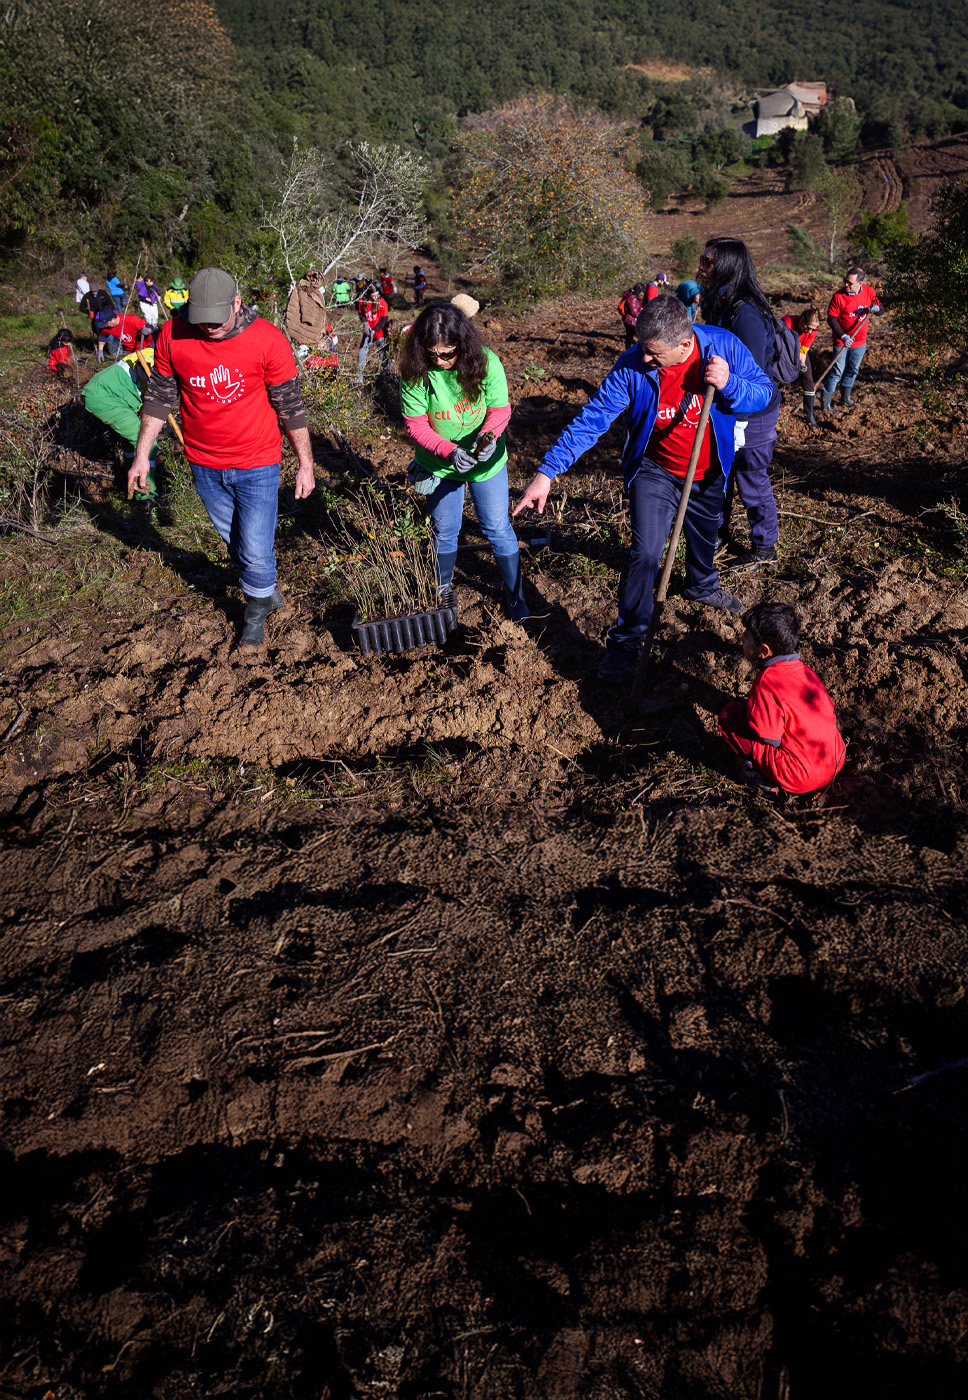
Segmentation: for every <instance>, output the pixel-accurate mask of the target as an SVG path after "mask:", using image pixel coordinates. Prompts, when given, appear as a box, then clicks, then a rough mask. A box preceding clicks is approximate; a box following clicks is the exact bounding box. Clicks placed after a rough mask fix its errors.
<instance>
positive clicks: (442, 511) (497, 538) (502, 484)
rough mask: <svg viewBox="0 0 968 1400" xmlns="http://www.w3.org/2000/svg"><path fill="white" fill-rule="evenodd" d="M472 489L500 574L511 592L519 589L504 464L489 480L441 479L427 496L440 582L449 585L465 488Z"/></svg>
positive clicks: (479, 518) (516, 591) (517, 591)
mask: <svg viewBox="0 0 968 1400" xmlns="http://www.w3.org/2000/svg"><path fill="white" fill-rule="evenodd" d="M465 486H466V487H467V489H468V490H469V491H470V493H471V500H472V502H473V503H474V511H475V513H476V515H477V519H478V523H479V524H480V527H481V529H482V530H483V532H484V537H485V539H486V540H487V541H488V543H489V544H490V546H491V548H492V549H493V551H494V558H495V560H496V561H497V566H498V569H499V570H500V574H501V578H502V579H503V580H504V582H505V584H506V585H507V587H508V590H509V592H510V593H511V594H512V595H516V594H518V593H520V567H519V563H518V537H517V535H516V534H515V533H514V530H513V528H512V526H511V519H510V516H509V514H508V501H509V497H508V469H507V467H506V466H504V467H502V468H501V470H500V471H499V472H496V473H495V474H494V476H489V477H488V478H487V480H486V481H467V482H464V481H458V480H454V479H452V478H450V477H441V478H439V479H438V482H437V485H436V486H435V487H434V490H433V491H432V492H431V494H430V495H429V496H428V497H427V504H428V506H429V507H430V516H431V519H432V520H433V522H434V542H435V546H436V550H437V582H438V586H439V587H440V588H441V589H443V588H447V587H449V585H450V581H451V579H452V578H453V575H454V564H455V562H456V560H457V540H458V537H459V535H460V527H461V522H462V521H463V519H464V488H465Z"/></svg>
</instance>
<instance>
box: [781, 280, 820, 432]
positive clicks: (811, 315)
mask: <svg viewBox="0 0 968 1400" xmlns="http://www.w3.org/2000/svg"><path fill="white" fill-rule="evenodd" d="M783 324H784V325H785V326H789V327H790V329H791V330H792V331H796V335H797V339H798V340H799V342H800V383H801V385H802V387H803V417H804V420H805V422H806V424H807V427H808V428H815V427H816V426H817V420H816V418H815V416H814V412H813V408H814V403H813V401H814V397H815V395H816V389H815V387H814V385H815V380H816V370H815V367H814V363H813V356H812V355H811V353H810V347H811V345H812V344H813V342H814V341H815V340H816V338H817V332H818V331H819V330H820V309H819V307H816V306H805V307H804V308H803V310H802V311H801V312H800V314H799V315H798V316H784V317H783Z"/></svg>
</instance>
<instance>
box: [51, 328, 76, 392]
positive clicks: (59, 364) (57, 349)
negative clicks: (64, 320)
mask: <svg viewBox="0 0 968 1400" xmlns="http://www.w3.org/2000/svg"><path fill="white" fill-rule="evenodd" d="M73 342H74V332H73V331H69V330H68V329H67V327H66V326H65V327H64V329H63V330H59V331H58V332H57V334H56V335H55V336H54V339H53V340H52V341H51V342H50V344H49V345H48V347H47V368H48V369H49V370H50V372H51V374H52V375H54V376H55V378H57V379H59V378H60V377H61V375H62V374H65V373H66V372H67V371H68V370H69V369H70V367H71V345H72V344H73Z"/></svg>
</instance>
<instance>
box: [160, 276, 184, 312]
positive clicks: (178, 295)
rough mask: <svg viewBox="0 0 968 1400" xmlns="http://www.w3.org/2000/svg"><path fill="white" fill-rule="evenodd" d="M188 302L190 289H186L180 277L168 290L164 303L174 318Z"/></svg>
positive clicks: (163, 298) (163, 299)
mask: <svg viewBox="0 0 968 1400" xmlns="http://www.w3.org/2000/svg"><path fill="white" fill-rule="evenodd" d="M187 300H188V289H187V288H186V286H185V283H184V281H183V280H182V279H181V278H180V277H176V278H175V279H174V281H173V282H172V284H171V286H170V287H169V288H168V290H167V292H166V293H165V295H164V296H163V297H162V301H163V302H164V303H165V305H166V306H167V307H168V310H169V311H170V312H171V314H172V315H173V316H174V314H175V312H176V311H180V310H181V308H182V307H183V306H184V305H185V303H186V301H187Z"/></svg>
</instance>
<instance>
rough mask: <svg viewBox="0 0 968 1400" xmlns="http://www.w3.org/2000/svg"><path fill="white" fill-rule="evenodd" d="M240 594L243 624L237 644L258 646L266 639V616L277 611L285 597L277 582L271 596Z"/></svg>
mask: <svg viewBox="0 0 968 1400" xmlns="http://www.w3.org/2000/svg"><path fill="white" fill-rule="evenodd" d="M242 596H243V598H245V624H244V626H243V628H242V635H241V637H240V638H239V646H240V647H260V646H261V645H262V643H263V642H264V641H265V639H266V618H267V617H268V616H269V614H270V613H274V612H277V611H278V609H279V608H281V607H282V606H283V605H284V603H285V599H284V598H283V596H282V592H281V590H280V588H279V585H278V584H276V591H275V592H274V593H273V594H272V597H271V598H250V597H249V596H248V594H246V593H243V595H242Z"/></svg>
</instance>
